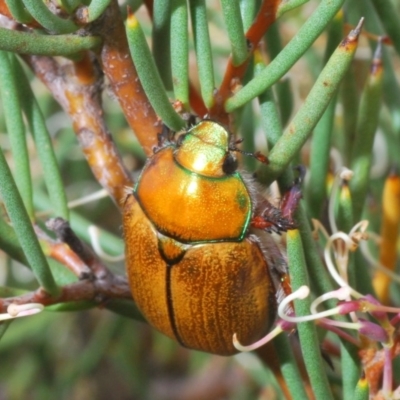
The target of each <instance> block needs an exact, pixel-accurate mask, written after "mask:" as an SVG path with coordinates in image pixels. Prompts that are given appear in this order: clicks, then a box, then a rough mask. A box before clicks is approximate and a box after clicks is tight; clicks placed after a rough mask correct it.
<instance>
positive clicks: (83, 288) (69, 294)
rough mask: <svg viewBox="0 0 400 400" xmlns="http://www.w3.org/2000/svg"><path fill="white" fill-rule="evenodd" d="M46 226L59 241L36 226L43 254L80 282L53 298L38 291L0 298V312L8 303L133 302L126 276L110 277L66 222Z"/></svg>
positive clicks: (55, 221)
mask: <svg viewBox="0 0 400 400" xmlns="http://www.w3.org/2000/svg"><path fill="white" fill-rule="evenodd" d="M46 225H47V227H48V228H49V229H51V230H52V231H53V232H55V234H56V236H57V238H58V240H59V241H58V242H56V241H54V240H52V239H51V238H49V237H48V236H47V235H46V233H44V231H42V230H41V229H40V228H38V227H36V232H37V234H38V236H39V238H40V240H41V242H42V244H43V243H44V244H45V249H44V250H45V252H46V254H47V255H49V256H50V257H53V258H55V259H57V260H58V261H60V263H62V264H63V265H65V266H67V267H68V268H69V269H70V270H71V271H72V272H74V273H75V274H76V275H77V276H78V277H79V278H80V281H79V282H74V283H71V284H69V285H65V286H63V287H62V288H61V293H60V294H59V295H58V296H56V297H51V296H50V295H49V294H48V293H46V292H45V291H44V290H43V289H41V288H39V289H38V290H36V291H34V292H30V293H26V294H24V295H21V296H15V297H9V298H3V299H0V312H5V311H6V310H7V307H8V306H9V305H10V304H28V303H40V304H43V305H44V306H49V305H53V304H59V303H65V302H71V301H72V302H73V301H94V302H96V303H99V304H102V303H105V302H107V300H111V299H132V295H131V291H130V288H129V285H128V282H127V279H126V277H122V276H119V275H115V274H113V273H112V272H111V271H110V270H109V269H108V268H107V267H106V266H105V265H104V264H103V263H102V262H101V261H100V260H99V259H98V257H97V256H96V255H95V254H94V252H93V251H92V250H91V249H90V248H89V247H88V246H87V245H86V244H85V243H83V242H82V241H81V240H80V239H79V238H78V237H77V236H76V234H75V233H74V231H73V230H72V229H71V227H70V226H69V223H68V222H67V221H65V220H63V219H62V218H53V219H50V220H49V221H48V222H47V224H46Z"/></svg>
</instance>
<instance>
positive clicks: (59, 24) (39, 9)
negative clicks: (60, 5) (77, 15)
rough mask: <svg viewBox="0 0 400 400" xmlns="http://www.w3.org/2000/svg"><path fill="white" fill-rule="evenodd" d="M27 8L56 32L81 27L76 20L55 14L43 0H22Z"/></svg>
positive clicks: (68, 31) (66, 31)
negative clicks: (76, 23)
mask: <svg viewBox="0 0 400 400" xmlns="http://www.w3.org/2000/svg"><path fill="white" fill-rule="evenodd" d="M22 1H23V3H24V4H25V7H26V9H27V10H28V11H29V12H30V13H31V15H32V16H33V18H35V19H36V21H38V22H39V23H40V25H42V26H43V27H44V28H46V29H48V30H49V31H51V32H54V33H72V32H75V31H77V30H78V29H79V27H78V25H75V23H74V22H72V21H70V20H68V19H63V18H60V17H58V16H57V15H55V14H53V13H52V12H51V11H50V10H49V9H48V8H47V7H46V4H45V3H44V2H43V1H41V0H40V1H38V0H22Z"/></svg>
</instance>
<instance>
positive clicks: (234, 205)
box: [123, 120, 299, 355]
mask: <svg viewBox="0 0 400 400" xmlns="http://www.w3.org/2000/svg"><path fill="white" fill-rule="evenodd" d="M236 151H238V149H236V148H235V147H234V146H233V145H232V144H231V143H230V135H229V133H228V131H227V130H226V129H225V128H224V127H222V126H221V125H219V124H217V123H216V122H212V121H208V120H204V121H202V122H200V123H199V124H197V125H196V126H194V127H192V128H191V129H190V130H189V131H188V132H186V133H185V134H184V135H182V136H180V138H179V139H178V141H176V142H167V143H166V144H164V145H163V146H160V147H159V148H157V149H156V150H155V153H154V155H153V156H152V157H151V158H149V159H148V161H147V163H146V165H145V167H144V169H143V171H142V173H141V175H140V177H139V179H138V181H137V183H136V185H135V187H134V188H133V192H132V193H130V194H129V195H128V197H127V199H126V201H125V204H124V215H123V225H124V235H125V243H126V251H125V252H126V264H127V273H128V278H129V282H130V287H131V290H132V294H133V298H134V300H135V302H136V303H137V306H138V307H139V309H140V310H141V312H142V313H143V315H144V317H145V318H146V319H147V321H148V322H149V323H150V324H151V325H152V326H154V327H155V328H156V329H158V330H159V331H161V332H162V333H164V334H165V335H167V336H169V337H170V338H173V339H175V340H177V341H178V342H179V343H180V344H182V345H183V346H185V347H188V348H192V349H197V350H202V351H206V352H209V353H214V354H220V355H231V354H234V353H236V352H237V350H236V349H235V348H234V346H233V343H232V336H233V334H234V333H236V334H237V337H238V339H239V341H240V342H241V343H242V344H245V345H246V344H251V343H253V342H254V341H256V340H258V339H259V338H260V337H261V336H263V335H264V334H265V333H266V332H267V331H268V329H269V328H270V327H271V325H272V323H273V322H274V320H275V317H276V308H277V297H278V296H279V295H280V294H279V290H278V289H279V279H280V277H281V273H282V271H283V270H284V268H285V265H286V262H285V260H284V257H283V256H282V254H281V252H280V250H279V248H278V246H277V245H276V244H275V242H274V240H273V239H272V237H271V235H270V234H269V233H268V231H271V230H276V231H284V230H287V229H289V228H290V227H292V226H293V222H292V219H291V212H292V211H293V208H294V207H295V205H296V204H297V201H298V198H299V196H298V193H299V191H298V190H294V191H293V190H292V191H291V193H290V194H289V196H286V198H285V201H284V202H283V203H282V204H283V206H282V208H281V209H277V208H275V207H273V206H272V205H271V204H270V203H269V202H268V201H266V200H265V199H264V198H262V197H260V196H259V194H257V193H258V192H257V191H255V190H252V189H251V187H252V184H250V183H246V180H245V179H244V178H243V175H242V174H240V173H239V172H238V171H237V170H236V168H237V162H236V158H235V155H234V153H235V152H236ZM293 193H294V194H293Z"/></svg>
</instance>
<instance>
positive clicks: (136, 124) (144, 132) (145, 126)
mask: <svg viewBox="0 0 400 400" xmlns="http://www.w3.org/2000/svg"><path fill="white" fill-rule="evenodd" d="M99 21H100V22H99V24H97V25H96V27H95V32H96V34H98V35H100V36H101V37H102V38H103V40H104V45H103V48H102V51H101V54H100V61H101V64H102V68H103V71H104V73H105V75H106V76H107V78H108V80H109V83H110V85H111V89H112V90H113V92H114V93H115V95H116V96H117V98H118V101H119V103H120V105H121V108H122V111H123V112H124V114H125V117H126V119H127V121H128V123H129V125H130V127H131V128H132V129H133V131H134V132H135V134H136V137H137V139H138V140H139V142H140V144H141V146H142V147H143V150H144V151H145V153H146V154H147V155H151V154H153V148H154V146H156V145H157V135H158V134H159V133H160V132H161V130H162V122H161V121H160V120H159V118H158V117H157V115H156V113H155V111H154V110H153V108H152V106H151V104H150V102H149V100H148V99H147V96H146V93H145V92H144V90H143V87H142V85H141V83H140V80H139V77H138V74H137V71H136V68H135V66H134V65H133V62H132V58H131V55H130V52H129V47H128V41H127V38H126V33H125V28H124V22H123V20H122V17H121V13H120V10H119V6H118V3H117V1H116V0H113V1H112V2H111V4H110V6H109V7H108V9H107V10H106V12H105V13H104V14H103V16H102V18H101V19H100V20H99Z"/></svg>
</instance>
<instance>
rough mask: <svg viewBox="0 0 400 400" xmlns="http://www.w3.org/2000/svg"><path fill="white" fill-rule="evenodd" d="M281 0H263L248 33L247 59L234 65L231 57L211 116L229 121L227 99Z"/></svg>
mask: <svg viewBox="0 0 400 400" xmlns="http://www.w3.org/2000/svg"><path fill="white" fill-rule="evenodd" d="M280 2H281V1H280V0H264V1H263V3H262V5H261V7H260V11H259V12H258V14H257V16H256V19H255V21H254V23H253V24H252V26H251V27H250V28H249V30H248V31H247V33H246V39H247V41H248V43H249V53H248V57H247V59H246V60H245V61H244V62H243V63H242V64H240V65H237V66H234V65H233V63H232V57H230V58H229V61H228V65H227V67H226V71H225V75H224V79H223V81H222V84H221V86H220V88H219V90H218V93H216V95H215V104H214V106H213V107H212V108H211V110H210V116H211V118H214V119H216V120H218V121H221V122H222V123H225V124H226V123H227V122H228V116H227V114H226V112H225V110H224V104H225V101H226V100H227V99H228V98H229V97H230V96H231V95H232V87H233V86H236V83H237V82H238V81H241V80H242V78H243V75H244V73H245V72H246V69H247V65H248V63H249V60H250V57H251V55H252V54H253V52H254V50H255V49H256V47H257V45H258V43H259V42H260V40H261V39H262V37H263V35H264V34H265V32H266V31H267V30H268V28H269V27H270V26H271V25H272V23H273V22H275V19H276V11H277V9H278V6H279V4H280Z"/></svg>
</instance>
